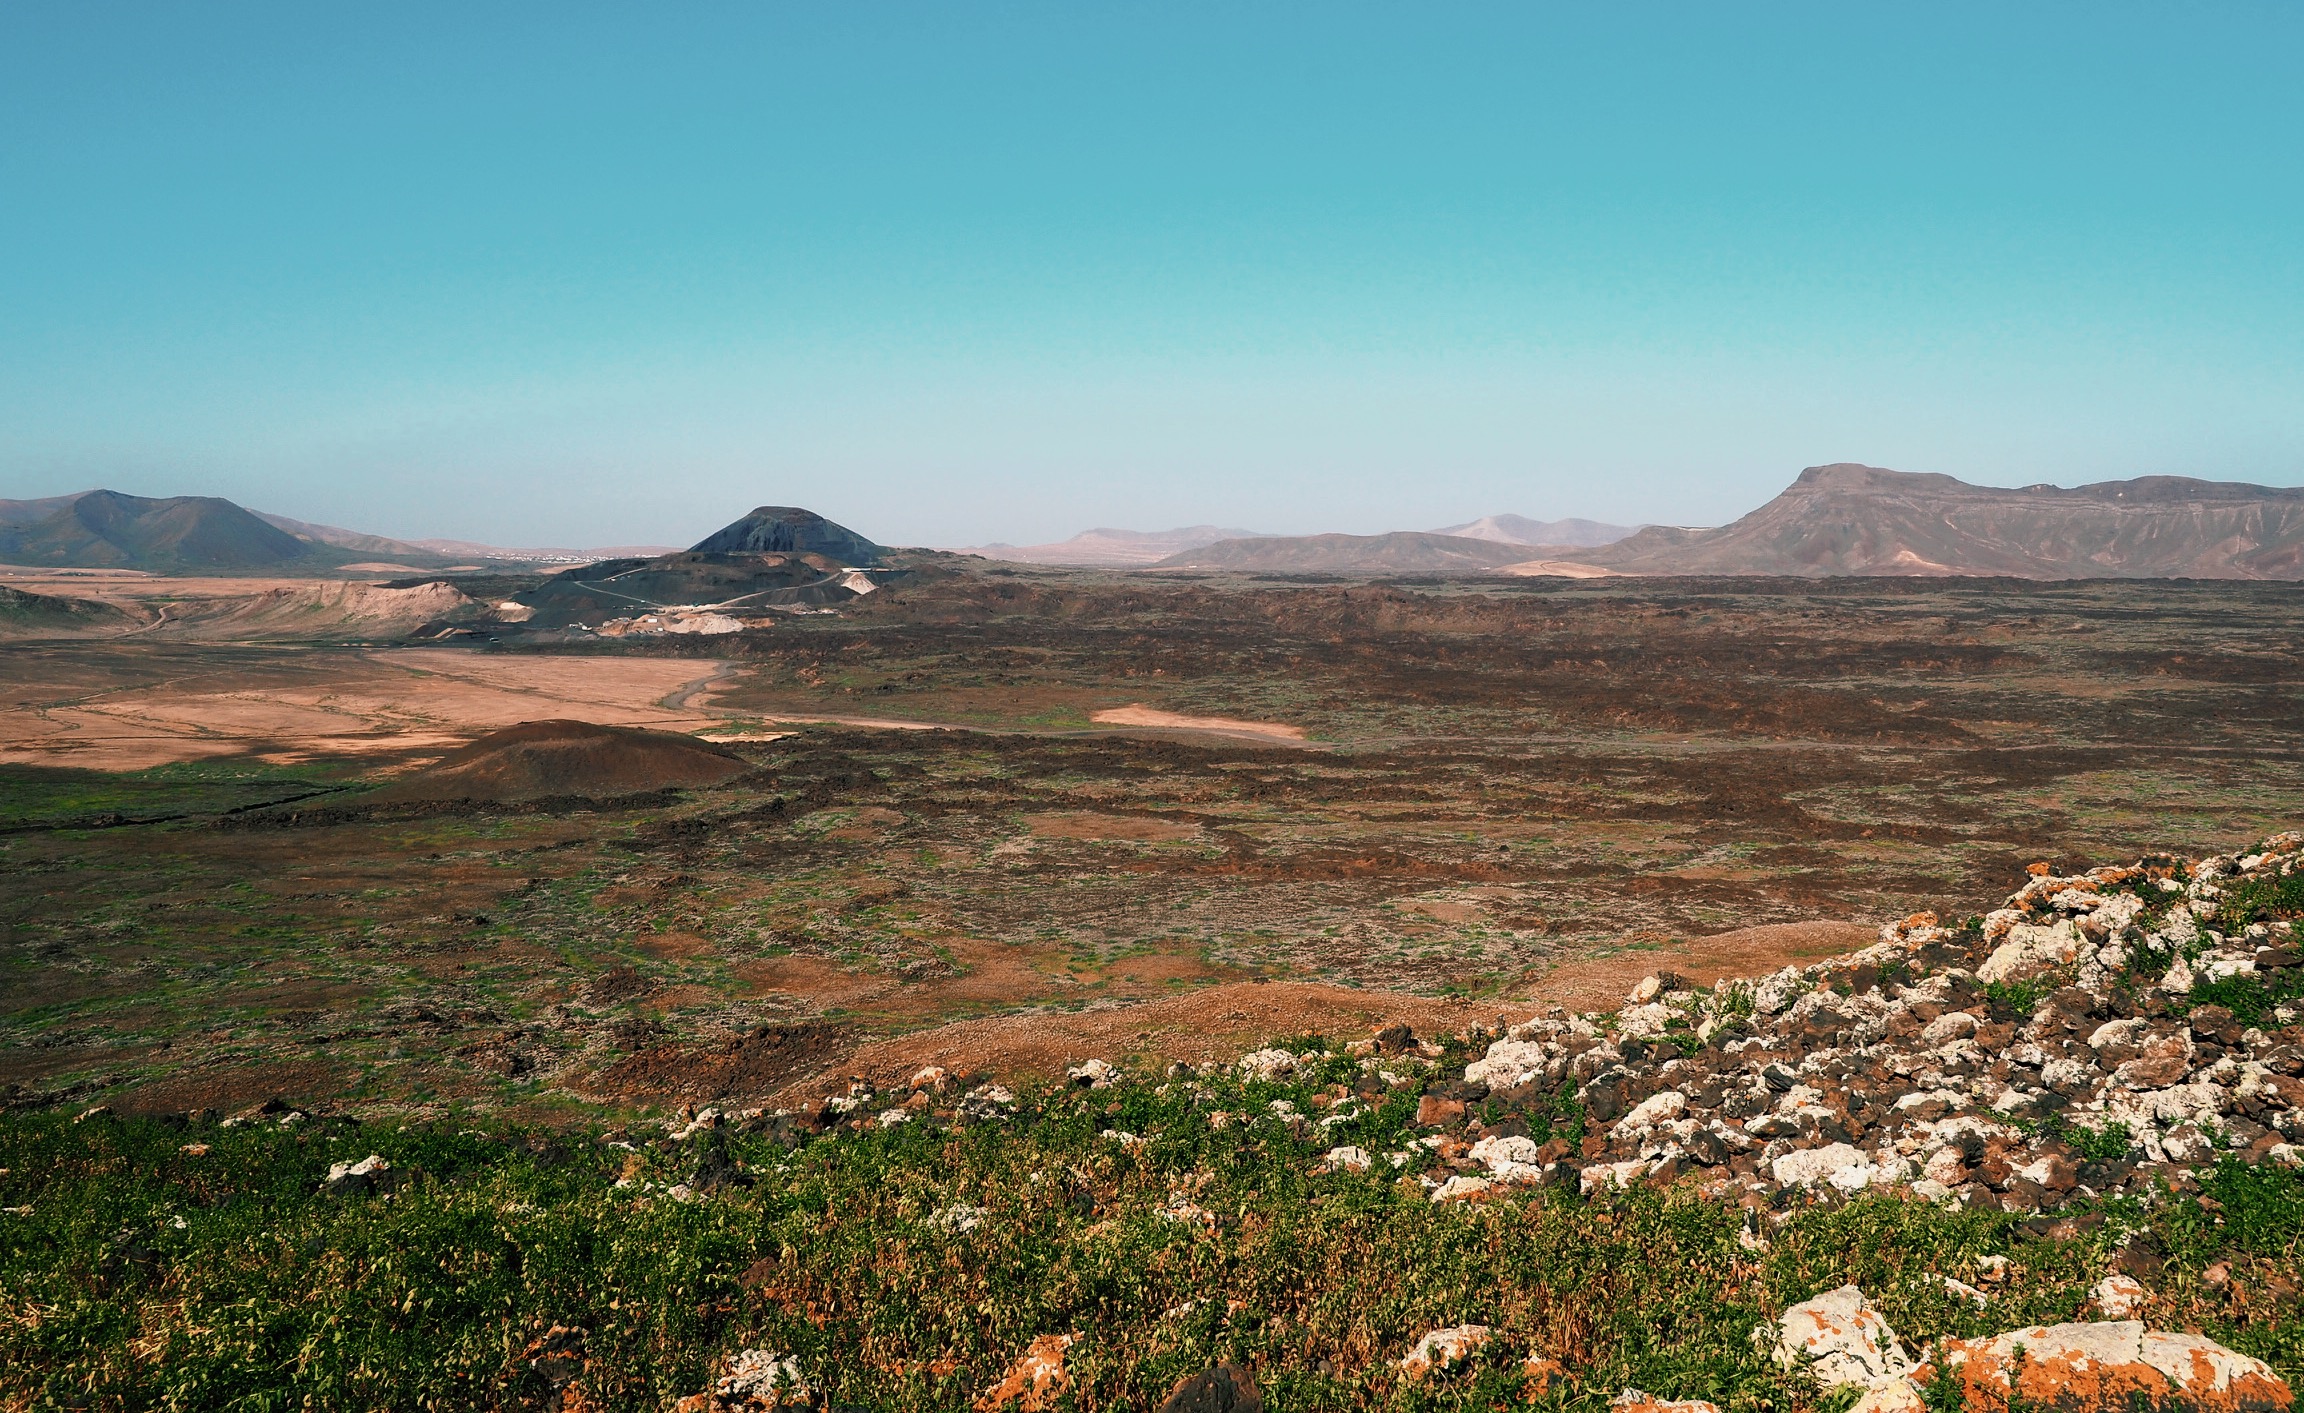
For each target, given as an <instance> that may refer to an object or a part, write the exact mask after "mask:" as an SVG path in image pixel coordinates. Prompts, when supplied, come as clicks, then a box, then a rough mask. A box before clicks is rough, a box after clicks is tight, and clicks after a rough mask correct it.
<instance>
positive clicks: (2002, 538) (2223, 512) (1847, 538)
mask: <svg viewBox="0 0 2304 1413" xmlns="http://www.w3.org/2000/svg"><path fill="white" fill-rule="evenodd" d="M1576 558H1578V559H1580V560H1584V561H1587V562H1589V563H1592V564H1596V565H1600V566H1602V567H1605V568H1609V569H1615V570H1619V571H1622V572H1625V573H1633V574H1783V575H1797V576H1809V577H1822V576H1828V575H1946V574H1975V575H2007V576H2010V577H2014V578H2021V579H2304V487H2274V486H2252V485H2245V484H2241V483H2237V482H2230V481H2196V480H2192V479H2189V478H2187V477H2182V476H2143V477H2139V478H2137V479H2136V480H2132V481H2102V482H2098V483H2096V484H2094V485H2088V486H2078V487H2073V488H2070V489H2066V488H2064V487H2060V486H2048V485H2037V486H2022V487H2016V488H2004V487H1998V486H1972V485H1969V484H1968V483H1967V482H1965V481H1957V480H1954V479H1953V478H1952V477H1950V476H1937V475H1926V474H1918V473H1913V472H1907V471H1887V470H1882V469H1881V468H1879V467H1876V466H1859V465H1855V464H1853V463H1847V462H1842V463H1839V464H1836V465H1831V466H1811V467H1809V468H1808V469H1807V470H1805V471H1803V472H1801V473H1800V478H1799V479H1798V480H1796V481H1794V482H1793V483H1792V485H1791V486H1790V487H1789V488H1788V489H1786V490H1785V491H1784V493H1783V494H1781V495H1779V496H1777V497H1776V498H1775V499H1774V500H1772V501H1770V502H1768V503H1767V504H1766V505H1764V506H1761V507H1760V508H1759V509H1758V510H1755V511H1753V512H1752V513H1751V514H1749V515H1747V516H1745V517H1744V518H1742V519H1741V520H1738V521H1736V522H1735V523H1734V524H1730V525H1723V526H1721V527H1720V528H1718V529H1715V530H1676V529H1671V528H1668V527H1665V526H1659V525H1651V526H1648V527H1647V528H1645V529H1643V530H1641V531H1640V532H1639V533H1637V534H1634V535H1632V536H1630V537H1628V538H1626V539H1623V540H1619V541H1617V542H1616V543H1615V544H1612V545H1608V546H1606V547H1604V548H1600V549H1595V550H1589V551H1585V552H1582V553H1580V554H1578V555H1577V556H1576Z"/></svg>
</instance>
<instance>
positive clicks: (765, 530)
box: [693, 505, 880, 565]
mask: <svg viewBox="0 0 2304 1413" xmlns="http://www.w3.org/2000/svg"><path fill="white" fill-rule="evenodd" d="M693 548H694V550H695V552H696V553H698V554H820V555H823V556H824V557H825V558H827V559H833V560H837V561H839V562H840V563H842V564H850V565H871V564H878V563H879V562H880V546H878V545H876V544H874V543H872V542H871V541H870V540H867V539H865V538H864V537H863V536H862V535H859V534H857V533H856V532H855V531H854V530H851V529H849V528H848V527H847V526H845V525H835V524H833V523H832V522H831V521H829V520H827V519H825V518H824V517H823V516H821V515H818V514H817V513H816V512H815V511H813V510H802V509H800V508H799V507H798V506H792V505H763V506H761V507H760V508H759V509H757V510H755V511H753V512H752V513H751V514H750V515H747V516H745V517H744V518H743V519H741V520H739V521H737V522H735V523H734V524H732V525H726V526H723V527H721V528H720V529H719V530H717V531H715V532H714V533H713V534H711V535H710V536H708V537H707V538H705V539H704V540H702V541H700V542H698V543H697V544H696V545H695V546H693Z"/></svg>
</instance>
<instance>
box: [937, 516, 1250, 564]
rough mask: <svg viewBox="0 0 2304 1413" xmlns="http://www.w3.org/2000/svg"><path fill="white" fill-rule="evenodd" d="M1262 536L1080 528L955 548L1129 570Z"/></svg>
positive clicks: (1198, 528)
mask: <svg viewBox="0 0 2304 1413" xmlns="http://www.w3.org/2000/svg"><path fill="white" fill-rule="evenodd" d="M1262 538H1265V537H1264V536H1262V535H1259V534H1258V533H1257V532H1256V531H1254V530H1226V529H1223V528H1220V527H1218V526H1215V525H1187V526H1185V527H1183V528H1182V529H1179V530H1111V529H1099V530H1083V531H1081V532H1080V533H1079V534H1077V535H1074V536H1073V537H1072V538H1071V539H1069V540H1059V541H1057V542H1056V543H1054V544H1048V545H1005V544H989V545H977V546H974V547H972V548H969V549H963V550H959V551H956V553H959V554H980V555H982V556H984V557H985V558H986V559H1005V560H1009V561H1012V562H1014V563H1017V564H1077V565H1081V566H1083V567H1087V568H1101V569H1129V568H1137V567H1141V566H1143V565H1147V564H1157V563H1159V562H1160V561H1161V560H1163V559H1166V558H1167V557H1168V556H1170V555H1172V554H1181V553H1182V552H1183V551H1185V550H1191V549H1198V548H1200V547H1201V546H1202V545H1212V544H1215V543H1216V542H1217V541H1218V540H1254V539H1262Z"/></svg>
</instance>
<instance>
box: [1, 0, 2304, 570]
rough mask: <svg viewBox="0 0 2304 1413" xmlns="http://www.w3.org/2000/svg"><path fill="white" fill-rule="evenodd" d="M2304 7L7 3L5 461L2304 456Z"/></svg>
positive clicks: (1674, 512)
mask: <svg viewBox="0 0 2304 1413" xmlns="http://www.w3.org/2000/svg"><path fill="white" fill-rule="evenodd" d="M2299 73H2304V7H2298V6H2295V5H2286V4H2283V5H2269V4H2267V5H2245V4H2225V5H2190V4H2187V5H2175V4H2170V5H2165V6H2156V7H2143V6H2128V5H2120V4H2090V5H2070V6H2056V5H2016V6H2011V5H2007V4H2004V3H2000V4H1991V5H1961V4H1934V5H1926V6H1887V5H1848V4H1845V3H1839V4H1817V5H1804V4H1792V3H1783V4H1748V5H1721V4H1716V3H1705V4H1686V5H1644V4H1637V3H1627V4H1607V5H1601V4H1592V5H1588V6H1580V7H1574V8H1559V7H1547V6H1541V5H1532V4H1514V5H1499V6H1494V7H1486V6H1473V5H1418V6H1409V5H1397V6H1388V7H1377V6H1364V5H1353V4H1346V3H1325V4H1320V5H1309V4H1307V5H1278V4H1241V3H1237V0H1235V2H1234V3H1226V4H1221V5H1218V4H1207V5H1199V4H1192V3H1184V0H1163V3H1160V4H1089V3H1073V4H1066V5H1045V6H1042V5H1000V4H968V5H952V4H938V5H905V4H880V5H873V4H846V5H828V4H809V5H799V4H792V5H771V4H762V3H746V4H731V5H711V4H683V5H675V6H636V5H619V6H587V5H581V4H576V5H571V4H553V5H533V6H523V5H518V4H509V3H506V4H489V5H482V6H475V5H469V4H460V5H442V6H437V7H433V6H426V5H422V4H414V3H402V4H396V5H391V6H368V7H354V6H343V5H336V6H325V5H310V4H302V3H299V4H280V5H258V4H229V3H219V4H214V5H203V6H187V5H161V4H150V5H129V6H121V5H106V4H102V3H91V2H90V0H72V3H59V4H48V3H40V2H39V0H17V3H13V4H10V5H7V6H5V7H0V496H31V495H45V494H54V493H58V492H62V491H67V490H77V489H82V488H85V487H87V486H91V485H97V484H103V485H109V486H113V487H115V488H117V489H122V490H129V491H136V492H140V493H145V494H175V493H188V492H198V493H207V494H218V495H225V496H230V497H232V498H233V499H236V500H239V501H241V502H243V503H246V504H250V505H254V506H257V507H259V508H262V509H267V510H274V511H278V512H281V513H285V514H290V515H296V516H300V517H303V518H306V519H315V520H323V521H328V522H331V523H337V524H345V525H351V526H355V527H357V528H361V529H368V530H373V531H378V532H382V533H388V534H399V535H453V536H461V537H467V538H475V539H486V540H492V541H494V542H497V543H512V544H537V543H561V544H565V543H578V544H597V543H621V542H632V541H643V540H646V541H662V542H668V543H685V542H687V541H690V540H693V539H696V538H699V537H701V536H702V535H703V534H705V533H706V532H708V531H710V530H711V529H713V528H715V527H716V526H718V525H719V524H720V523H722V522H724V521H726V520H728V519H730V518H733V516H734V515H736V514H738V513H740V512H741V511H742V510H744V509H746V508H748V507H750V506H752V505H754V504H758V503H762V502H777V503H796V504H803V505H808V506H811V507H814V508H816V509H819V510H822V511H823V512H825V513H826V514H829V515H832V516H833V517H834V518H836V519H839V520H842V521H844V522H846V523H849V524H851V525H853V526H855V527H856V528H857V529H859V530H862V531H864V532H865V533H867V534H869V535H872V536H874V537H875V538H878V539H881V540H883V541H888V542H893V543H931V544H967V543H975V542H979V541H984V540H990V539H1004V540H1009V541H1013V542H1020V543H1021V542H1030V541H1034V540H1040V539H1049V538H1058V537H1061V536H1064V535H1068V534H1070V533H1072V532H1074V531H1076V530H1080V529H1084V528H1087V527H1088V526H1091V525H1120V526H1132V527H1136V528H1145V529H1149V528H1159V527H1165V526H1169V525H1176V524H1185V523H1193V522H1201V521H1214V522H1217V523H1221V524H1227V525H1242V526H1249V527H1253V528H1258V529H1264V530H1272V531H1282V532H1295V531H1316V530H1348V531H1360V532H1366V531H1375V530H1383V529H1401V528H1427V527H1430V526H1434V525H1439V524H1444V523H1448V522H1451V521H1457V520H1464V519H1470V518H1472V517H1474V516H1477V515H1481V514H1485V513H1490V512H1497V511H1511V512H1517V513H1520V514H1526V515H1533V516H1539V517H1546V518H1550V517H1555V516H1561V515H1584V516H1590V517H1593V518H1598V519H1608V520H1616V521H1622V522H1640V521H1664V522H1668V523H1688V524H1706V523H1715V522H1719V521H1724V520H1727V519H1731V518H1733V517H1734V516H1736V515H1738V514H1740V513H1742V512H1743V511H1745V510H1748V509H1750V508H1751V507H1753V506H1754V505H1757V504H1759V503H1760V502H1761V501H1763V500H1765V499H1766V498H1767V497H1768V496H1770V495H1772V494H1774V493H1775V492H1776V491H1777V490H1779V489H1781V488H1782V486H1783V485H1784V484H1785V483H1787V482H1788V481H1789V480H1790V479H1791V478H1792V476H1793V475H1794V474H1795V473H1796V472H1797V471H1798V470H1799V468H1800V467H1802V466H1804V465H1809V464H1813V463H1818V462H1824V461H1837V460H1861V461H1868V462H1872V463H1874V464H1877V465H1886V466H1895V467H1900V468H1903V469H1909V470H1930V471H1943V472H1948V473H1951V474H1954V475H1958V476H1962V477H1964V478H1966V479H1970V480H1976V481H1984V482H1999V483H2007V484H2019V483H2024V482H2030V481H2038V480H2052V481H2059V482H2063V483H2066V484H2074V483H2078V482H2081V481H2087V480H2101V479H2110V478H2114V477H2122V476H2130V475H2138V474H2146V473H2154V472H2166V473H2176V474H2186V475H2197V476H2206V477H2212V478H2220V479H2243V480H2256V481H2262V482H2268V483H2274V484H2297V483H2299V482H2304V240H2300V233H2304V150H2300V149H2304V84H2299V83H2298V82H2297V81H2296V76H2297V74H2299Z"/></svg>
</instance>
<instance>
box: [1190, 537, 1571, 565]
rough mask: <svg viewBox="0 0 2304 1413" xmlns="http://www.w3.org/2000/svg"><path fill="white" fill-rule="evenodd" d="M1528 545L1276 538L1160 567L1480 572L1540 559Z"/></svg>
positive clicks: (1220, 546) (1208, 550)
mask: <svg viewBox="0 0 2304 1413" xmlns="http://www.w3.org/2000/svg"><path fill="white" fill-rule="evenodd" d="M1529 550H1530V547H1529V546H1527V545H1516V544H1503V543H1500V542H1498V541H1495V540H1475V539H1470V538H1468V537H1465V536H1461V535H1435V534H1428V533H1424V532H1420V531H1415V530H1395V531H1393V532H1392V533H1391V534H1389V535H1273V536H1266V537H1264V538H1262V539H1254V540H1219V541H1217V542H1216V543H1215V544H1212V545H1203V546H1202V547H1200V548H1198V549H1190V550H1185V551H1184V552H1183V553H1181V554H1173V555H1170V556H1169V557H1168V558H1166V559H1163V560H1161V561H1160V562H1159V563H1158V564H1156V565H1154V566H1153V567H1154V568H1157V569H1230V570H1238V571H1242V572H1248V573H1263V574H1476V573H1479V572H1480V571H1482V570H1487V569H1501V568H1503V567H1504V566H1505V565H1507V564H1517V563H1519V562H1521V561H1522V560H1526V559H1532V558H1535V556H1534V555H1532V554H1531V553H1530V552H1529Z"/></svg>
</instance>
